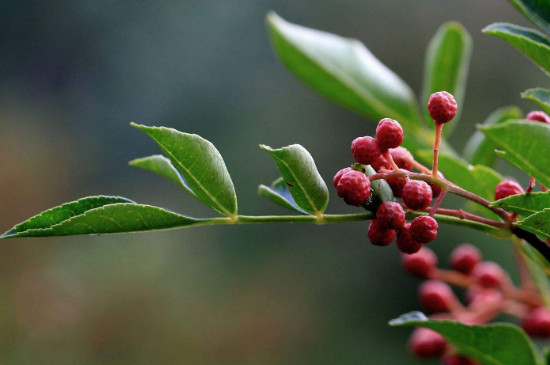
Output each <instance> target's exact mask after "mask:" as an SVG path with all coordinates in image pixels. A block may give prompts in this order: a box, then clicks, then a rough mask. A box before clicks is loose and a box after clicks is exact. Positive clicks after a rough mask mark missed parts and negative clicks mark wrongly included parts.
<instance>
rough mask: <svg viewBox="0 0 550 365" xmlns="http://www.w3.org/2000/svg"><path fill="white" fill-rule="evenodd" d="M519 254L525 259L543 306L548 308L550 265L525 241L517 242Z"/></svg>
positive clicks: (549, 304)
mask: <svg viewBox="0 0 550 365" xmlns="http://www.w3.org/2000/svg"><path fill="white" fill-rule="evenodd" d="M519 242H520V243H519V246H520V249H521V254H522V255H523V257H524V258H525V262H526V264H527V268H528V269H529V272H530V273H531V277H532V278H533V281H534V282H535V285H536V287H537V289H538V290H539V292H540V293H541V295H542V299H543V300H544V304H545V305H546V306H550V281H549V280H548V275H547V272H550V263H549V262H548V260H546V259H545V258H544V257H543V256H542V255H541V253H540V252H539V251H537V250H536V249H535V248H533V246H531V245H530V244H528V243H526V242H525V241H519Z"/></svg>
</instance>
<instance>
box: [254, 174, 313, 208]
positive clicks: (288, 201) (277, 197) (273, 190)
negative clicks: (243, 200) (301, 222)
mask: <svg viewBox="0 0 550 365" xmlns="http://www.w3.org/2000/svg"><path fill="white" fill-rule="evenodd" d="M258 195H259V196H261V197H263V198H267V199H269V200H271V201H272V202H273V203H275V204H278V205H280V206H283V207H285V208H288V209H291V210H294V211H296V212H298V213H305V214H308V213H307V212H305V211H304V210H302V209H301V208H300V207H299V206H298V205H297V204H296V202H295V201H294V198H293V197H292V194H291V193H290V190H288V186H287V185H286V183H285V180H284V179H283V178H282V177H280V178H278V179H277V180H275V181H273V182H272V183H271V186H265V185H263V184H262V185H260V186H259V187H258Z"/></svg>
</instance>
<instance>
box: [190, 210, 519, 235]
mask: <svg viewBox="0 0 550 365" xmlns="http://www.w3.org/2000/svg"><path fill="white" fill-rule="evenodd" d="M426 214H427V213H425V212H408V213H407V215H406V216H407V219H413V218H414V217H418V216H420V215H426ZM372 218H374V214H372V213H358V214H324V215H322V216H320V217H317V216H314V215H282V216H281V215H263V216H250V215H238V216H237V217H236V219H231V218H225V217H224V218H210V219H204V220H201V221H200V223H197V224H196V225H197V226H206V225H216V224H227V225H230V224H255V223H313V224H319V225H322V224H331V223H344V222H358V221H368V220H370V219H372ZM435 218H436V219H437V220H438V221H439V222H443V223H447V224H451V225H455V226H463V227H470V228H473V229H475V230H478V231H481V232H484V233H487V234H490V235H492V236H495V237H499V238H505V237H509V236H510V235H511V233H510V231H509V230H507V229H506V228H499V227H494V226H491V225H488V224H485V223H481V222H476V221H472V220H468V219H462V218H458V217H452V216H448V215H443V214H435Z"/></svg>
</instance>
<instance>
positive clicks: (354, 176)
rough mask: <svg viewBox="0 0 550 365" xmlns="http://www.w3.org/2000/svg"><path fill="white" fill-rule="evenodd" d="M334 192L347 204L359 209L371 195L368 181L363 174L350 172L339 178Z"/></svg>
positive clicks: (354, 171)
mask: <svg viewBox="0 0 550 365" xmlns="http://www.w3.org/2000/svg"><path fill="white" fill-rule="evenodd" d="M336 190H337V191H338V196H339V197H340V198H343V199H344V201H345V202H346V203H347V204H349V205H355V206H357V207H360V206H361V205H362V204H363V203H364V202H365V201H366V200H367V199H368V197H369V196H370V194H371V188H370V180H369V178H368V177H367V176H366V175H365V174H364V173H362V172H360V171H356V170H351V171H348V172H346V173H345V174H343V175H342V177H340V180H339V181H338V185H337V186H336Z"/></svg>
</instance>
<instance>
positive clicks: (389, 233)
mask: <svg viewBox="0 0 550 365" xmlns="http://www.w3.org/2000/svg"><path fill="white" fill-rule="evenodd" d="M367 236H368V237H369V240H370V243H372V244H373V245H375V246H387V245H389V244H390V243H392V241H393V239H394V237H395V231H394V230H393V229H386V228H382V227H380V224H379V222H378V220H377V219H373V220H371V221H370V225H369V231H368V233H367Z"/></svg>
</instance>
